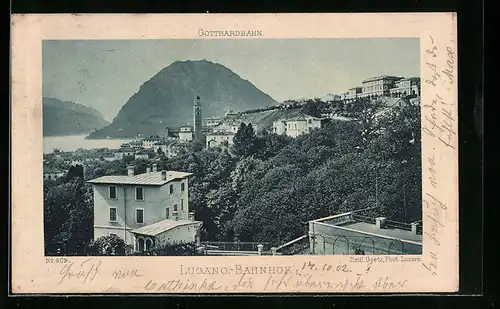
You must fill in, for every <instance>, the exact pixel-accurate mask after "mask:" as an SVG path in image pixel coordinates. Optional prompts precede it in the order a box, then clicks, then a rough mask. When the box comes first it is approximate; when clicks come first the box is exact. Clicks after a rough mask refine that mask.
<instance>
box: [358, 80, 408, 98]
mask: <svg viewBox="0 0 500 309" xmlns="http://www.w3.org/2000/svg"><path fill="white" fill-rule="evenodd" d="M401 79H403V77H398V76H388V75H382V76H375V77H371V78H368V79H365V80H364V81H363V82H362V84H363V86H362V92H361V96H362V97H368V96H389V93H390V89H391V88H394V87H395V83H396V81H398V80H401Z"/></svg>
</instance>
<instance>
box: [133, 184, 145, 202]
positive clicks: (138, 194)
mask: <svg viewBox="0 0 500 309" xmlns="http://www.w3.org/2000/svg"><path fill="white" fill-rule="evenodd" d="M135 199H136V200H137V201H144V188H142V187H136V188H135Z"/></svg>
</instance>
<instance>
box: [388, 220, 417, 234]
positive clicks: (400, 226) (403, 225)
mask: <svg viewBox="0 0 500 309" xmlns="http://www.w3.org/2000/svg"><path fill="white" fill-rule="evenodd" d="M385 226H386V227H389V228H395V229H400V230H405V231H411V224H408V223H402V222H398V221H391V220H385Z"/></svg>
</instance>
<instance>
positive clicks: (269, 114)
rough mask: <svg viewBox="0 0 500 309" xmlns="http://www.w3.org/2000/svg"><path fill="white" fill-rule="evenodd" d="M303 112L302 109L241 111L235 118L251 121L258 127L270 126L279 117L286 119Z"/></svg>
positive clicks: (245, 121)
mask: <svg viewBox="0 0 500 309" xmlns="http://www.w3.org/2000/svg"><path fill="white" fill-rule="evenodd" d="M300 114H302V110H301V109H273V110H266V111H259V112H252V113H241V114H239V116H238V117H236V118H233V119H234V120H236V121H239V122H244V123H249V122H251V123H252V124H253V125H255V126H256V127H258V128H269V127H271V126H272V125H273V122H274V121H276V120H278V119H282V118H283V119H286V118H291V117H294V116H298V115H300Z"/></svg>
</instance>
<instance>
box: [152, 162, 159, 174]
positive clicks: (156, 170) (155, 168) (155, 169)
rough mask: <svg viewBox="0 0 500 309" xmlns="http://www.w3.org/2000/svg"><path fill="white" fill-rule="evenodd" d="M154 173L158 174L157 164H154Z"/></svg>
mask: <svg viewBox="0 0 500 309" xmlns="http://www.w3.org/2000/svg"><path fill="white" fill-rule="evenodd" d="M153 172H154V173H156V172H158V165H157V164H156V163H153Z"/></svg>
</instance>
